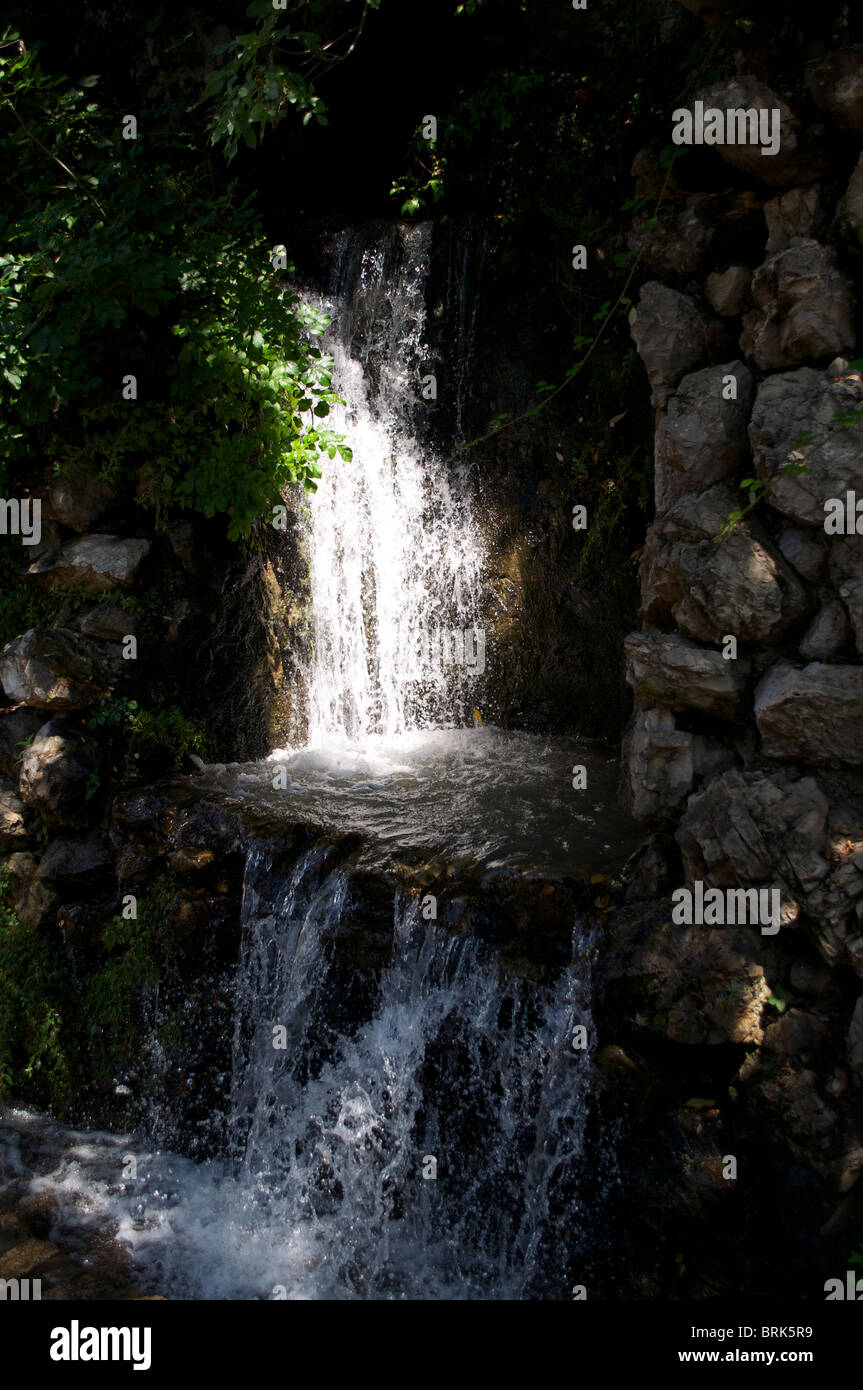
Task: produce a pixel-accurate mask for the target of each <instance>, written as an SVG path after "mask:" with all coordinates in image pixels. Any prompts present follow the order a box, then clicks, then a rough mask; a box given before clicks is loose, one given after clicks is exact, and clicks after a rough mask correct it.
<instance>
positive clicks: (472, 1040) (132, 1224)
mask: <svg viewBox="0 0 863 1390" xmlns="http://www.w3.org/2000/svg"><path fill="white" fill-rule="evenodd" d="M331 848H332V847H330V849H331ZM327 859H328V851H327V850H325V849H323V848H322V847H314V848H312V849H311V850H309V851H307V852H306V853H304V854H302V855H301V856H300V857H299V858H298V859H297V860H296V862H295V863H294V864H293V865H292V866H290V867H284V866H282V867H278V868H276V867H274V865H273V863H272V859H271V855H270V853H269V851H268V850H267V849H265V848H263V847H256V848H252V849H251V850H250V852H249V860H248V864H247V871H246V885H245V893H244V938H243V940H244V945H243V952H242V958H241V961H240V962H239V966H238V970H237V979H236V1036H235V1044H234V1067H233V1079H232V1086H231V1093H230V1101H229V1106H228V1114H227V1116H226V1118H227V1122H228V1123H227V1132H228V1134H229V1135H230V1136H231V1153H230V1154H229V1155H227V1156H226V1157H225V1158H223V1159H219V1160H211V1161H208V1162H204V1163H193V1162H192V1161H191V1160H189V1159H187V1158H184V1157H182V1156H179V1155H177V1154H171V1153H164V1152H152V1151H150V1152H147V1151H142V1145H141V1142H140V1139H139V1140H138V1141H137V1142H136V1141H135V1140H134V1139H120V1138H118V1137H117V1136H111V1135H99V1134H92V1133H91V1134H87V1135H86V1136H81V1135H75V1134H73V1135H72V1136H71V1137H67V1138H66V1139H65V1143H64V1146H63V1150H62V1160H61V1162H60V1163H59V1164H57V1161H56V1158H55V1159H54V1168H53V1171H52V1173H51V1174H50V1175H40V1176H39V1177H38V1178H36V1179H35V1180H34V1183H33V1186H34V1188H35V1189H36V1190H41V1191H43V1192H45V1193H46V1194H47V1193H48V1192H50V1193H51V1196H52V1198H53V1201H54V1206H55V1211H56V1221H55V1227H54V1232H53V1235H54V1238H55V1239H58V1240H60V1242H61V1243H62V1242H63V1240H64V1222H65V1223H67V1224H68V1227H69V1230H71V1231H75V1230H76V1229H78V1228H80V1226H81V1222H82V1207H85V1208H86V1213H87V1220H88V1221H90V1222H92V1223H93V1224H94V1225H95V1226H96V1227H98V1226H99V1225H102V1226H103V1227H104V1225H105V1224H106V1223H109V1224H111V1225H112V1226H114V1227H115V1229H116V1230H117V1235H118V1238H119V1240H120V1241H121V1242H122V1243H124V1244H126V1245H128V1247H129V1248H130V1250H131V1255H132V1260H133V1267H134V1275H135V1277H136V1278H137V1279H138V1280H139V1281H140V1282H142V1283H143V1284H144V1285H145V1286H147V1287H150V1288H152V1289H154V1290H156V1291H159V1292H161V1293H164V1294H166V1295H167V1296H168V1297H171V1298H228V1299H233V1298H240V1299H242V1298H264V1299H271V1298H279V1297H287V1298H289V1299H401V1298H408V1299H411V1298H424V1299H477V1298H479V1299H513V1298H525V1297H527V1298H530V1297H534V1298H536V1297H539V1298H543V1297H545V1298H566V1297H567V1296H568V1287H569V1285H568V1280H570V1279H571V1277H572V1274H573V1252H574V1251H575V1252H576V1258H577V1255H578V1251H579V1250H580V1249H583V1246H584V1241H583V1236H584V1230H585V1228H586V1213H585V1212H584V1210H583V1207H582V1201H581V1198H580V1193H579V1186H580V1184H579V1176H580V1173H582V1172H583V1165H584V1161H585V1116H586V1113H587V1099H588V1094H589V1087H590V1084H591V1058H590V1052H589V1050H576V1049H574V1048H573V1045H572V1038H573V1030H574V1028H575V1027H576V1025H578V1024H583V1025H585V1026H586V1027H587V1029H588V1033H589V1034H590V1033H591V1031H592V1030H591V1020H590V1012H589V993H590V992H589V981H588V978H587V976H586V974H585V973H584V971H583V968H582V969H580V970H579V971H576V970H575V969H574V968H570V969H568V970H565V971H563V972H561V973H560V974H559V975H558V977H557V978H556V979H549V980H546V981H544V982H539V981H535V980H531V979H523V978H506V977H505V976H504V975H503V974H502V972H501V969H500V964H499V961H498V959H497V958H496V956H495V954H494V953H493V951H491V949H490V948H488V947H486V946H484V945H483V943H482V942H480V941H479V940H478V939H476V938H473V937H467V936H456V935H453V934H451V933H449V932H447V931H445V930H443V929H441V927H439V926H438V925H436V924H435V923H434V922H425V921H423V919H422V914H421V912H420V910H419V907H418V903H417V900H416V899H412V898H410V897H409V896H407V895H404V896H400V897H399V898H398V900H397V903H396V908H395V912H394V921H393V942H392V950H391V954H390V956H389V959H388V961H387V963H386V964H385V966H384V967H383V969H382V971H381V972H380V976H379V978H378V979H377V980H376V981H375V982H374V987H373V989H371V990H370V991H368V992H367V993H365V995H364V997H363V998H362V999H360V1000H359V1001H355V1003H356V1007H353V1008H351V1007H348V1008H347V1009H346V991H345V985H346V982H349V981H350V980H351V978H355V977H356V975H357V973H362V972H361V969H360V966H361V961H360V960H359V958H358V957H357V955H356V954H355V955H354V956H353V957H352V956H351V955H350V951H349V950H348V953H347V959H345V943H344V940H343V938H342V942H341V945H342V950H341V951H332V950H331V949H330V948H329V946H328V937H329V934H330V933H331V931H332V930H333V929H335V928H338V926H339V923H340V920H341V918H342V914H343V911H344V908H345V905H346V903H347V901H348V899H349V896H350V888H349V885H348V882H347V880H346V879H345V877H344V875H343V873H342V872H341V870H340V869H339V868H338V866H335V867H332V868H328V862H327ZM587 936H588V932H587V929H586V928H580V927H579V928H577V929H576V930H575V932H574V941H573V946H574V953H575V954H577V955H579V956H581V955H583V954H584V953H585V950H586V948H587V947H588V946H589V941H588V940H587ZM348 1002H350V1001H348ZM276 1028H283V1029H284V1033H283V1034H281V1035H276V1034H275V1033H274V1029H276ZM274 1039H276V1040H277V1041H278V1042H279V1046H278V1047H276V1046H274ZM28 1123H29V1124H30V1126H31V1127H32V1126H34V1125H35V1124H36V1123H37V1121H35V1120H32V1119H30V1120H29V1121H28ZM57 1135H58V1127H57V1126H56V1125H54V1124H53V1122H50V1123H49V1122H46V1124H45V1131H44V1134H43V1137H42V1141H41V1143H40V1144H37V1145H36V1149H37V1151H40V1152H42V1151H46V1150H47V1149H48V1148H50V1147H51V1146H52V1145H53V1146H54V1147H55V1149H56V1146H57ZM119 1154H122V1155H123V1159H124V1161H125V1160H128V1158H129V1157H130V1155H132V1156H134V1158H135V1162H136V1166H137V1171H136V1174H135V1176H134V1177H133V1178H131V1179H128V1180H125V1181H122V1182H120V1181H118V1179H119V1177H120V1159H119V1157H118V1155H119ZM0 1160H2V1154H0ZM19 1167H20V1163H19ZM0 1168H2V1161H0Z"/></svg>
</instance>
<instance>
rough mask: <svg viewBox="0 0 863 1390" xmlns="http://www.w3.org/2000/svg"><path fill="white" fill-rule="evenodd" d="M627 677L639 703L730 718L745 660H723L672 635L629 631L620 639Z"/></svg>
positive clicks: (742, 680)
mask: <svg viewBox="0 0 863 1390" xmlns="http://www.w3.org/2000/svg"><path fill="white" fill-rule="evenodd" d="M624 653H625V658H626V679H627V681H628V682H629V684H630V685H631V686H632V687H633V689H634V691H635V694H636V696H637V698H638V699H639V700H640V701H641V702H642V703H654V702H655V703H658V704H662V705H666V706H668V707H669V708H670V709H687V708H690V709H700V710H704V711H705V712H706V713H708V714H713V715H716V716H717V717H718V718H720V719H733V718H734V717H735V715H736V713H737V707H738V704H739V701H740V695H741V693H742V691H743V690H744V689H745V686H746V678H747V676H748V674H749V662H748V661H746V660H745V659H743V658H740V659H738V660H736V661H726V660H725V659H724V658H723V656H722V654H721V652H717V651H711V650H710V649H709V648H707V647H700V646H698V644H697V643H695V642H690V641H687V639H686V638H685V637H680V636H678V635H677V634H676V633H658V632H631V633H630V634H629V636H628V637H627V638H626V641H625V643H624Z"/></svg>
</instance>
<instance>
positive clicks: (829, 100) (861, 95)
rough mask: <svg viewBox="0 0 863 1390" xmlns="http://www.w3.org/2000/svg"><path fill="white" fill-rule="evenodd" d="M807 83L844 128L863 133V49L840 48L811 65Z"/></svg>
mask: <svg viewBox="0 0 863 1390" xmlns="http://www.w3.org/2000/svg"><path fill="white" fill-rule="evenodd" d="M806 85H807V87H808V88H809V91H810V93H811V96H812V100H813V101H814V102H815V105H816V106H819V107H820V108H821V110H822V111H827V112H829V114H830V116H831V117H832V118H833V120H834V121H835V122H836V124H837V125H838V126H840V127H841V129H842V130H850V131H853V132H854V134H856V135H863V50H861V49H859V48H857V49H854V48H846V49H836V50H834V51H833V52H832V53H826V54H825V55H824V57H823V58H819V59H818V60H817V62H814V63H809V64H807V68H806Z"/></svg>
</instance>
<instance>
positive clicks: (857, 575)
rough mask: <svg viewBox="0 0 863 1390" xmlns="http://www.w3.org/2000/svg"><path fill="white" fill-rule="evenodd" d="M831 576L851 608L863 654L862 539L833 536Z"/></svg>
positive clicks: (858, 645) (858, 642)
mask: <svg viewBox="0 0 863 1390" xmlns="http://www.w3.org/2000/svg"><path fill="white" fill-rule="evenodd" d="M829 544H830V552H829V553H830V578H831V579H832V581H833V583H834V584H835V585H836V588H837V589H838V590H839V595H840V597H841V599H842V601H843V603H844V604H845V607H846V608H847V610H848V613H849V615H850V618H851V625H852V627H853V628H854V637H855V640H856V643H857V650H858V652H859V653H860V654H861V656H863V538H861V537H860V536H831V537H830V542H829Z"/></svg>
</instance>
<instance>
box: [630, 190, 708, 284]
mask: <svg viewBox="0 0 863 1390" xmlns="http://www.w3.org/2000/svg"><path fill="white" fill-rule="evenodd" d="M705 201H706V200H705V197H704V195H703V194H697V195H695V196H694V197H692V198H687V200H686V202H685V204H684V205H683V206H682V207H672V209H671V211H670V212H668V213H666V214H665V215H664V216H662V215H661V216H660V220H659V222H658V224H657V225H656V226H654V227H651V226H649V225H648V224H649V223H650V222H652V221H653V210H652V208H648V209H646V210H645V211H644V212H643V213H642V214H641V215H640V216H639V217H638V218H637V220H636V222H635V224H634V225H633V228H632V231H631V232H630V233H629V236H628V238H627V244H628V246H629V249H630V250H631V251H634V252H636V254H640V256H641V265H642V266H643V267H644V269H645V270H647V271H649V272H650V273H651V274H652V275H661V276H662V278H663V279H667V278H674V277H677V276H692V275H698V274H699V272H700V271H701V268H702V265H703V263H704V257H705V256H706V254H707V251H708V249H709V247H710V243H711V241H712V240H713V236H714V227H713V226H712V225H711V223H710V222H709V221H708V220H707V219H705V218H704V217H702V216H700V215H699V212H700V210H701V207H702V205H703V204H704V203H705Z"/></svg>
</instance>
